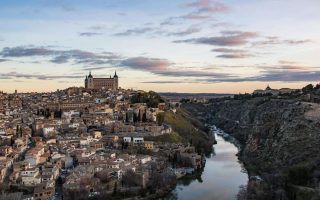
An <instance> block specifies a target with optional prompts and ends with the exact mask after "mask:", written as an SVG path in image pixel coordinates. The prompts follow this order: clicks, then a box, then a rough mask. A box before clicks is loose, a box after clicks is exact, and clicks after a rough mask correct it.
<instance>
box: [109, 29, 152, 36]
mask: <svg viewBox="0 0 320 200" xmlns="http://www.w3.org/2000/svg"><path fill="white" fill-rule="evenodd" d="M155 30H156V28H151V27H144V28H134V29H128V30H126V31H124V32H120V33H116V34H114V35H115V36H130V35H142V34H145V33H149V32H152V31H155Z"/></svg>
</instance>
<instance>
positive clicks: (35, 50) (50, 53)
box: [0, 46, 121, 65]
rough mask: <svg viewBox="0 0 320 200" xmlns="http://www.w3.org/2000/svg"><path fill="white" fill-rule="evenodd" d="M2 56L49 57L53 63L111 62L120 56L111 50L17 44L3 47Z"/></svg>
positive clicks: (0, 53) (98, 63) (93, 63)
mask: <svg viewBox="0 0 320 200" xmlns="http://www.w3.org/2000/svg"><path fill="white" fill-rule="evenodd" d="M0 56H2V57H3V58H9V57H11V58H13V57H33V56H40V57H50V58H51V59H50V62H52V63H55V64H63V63H68V62H74V63H75V64H84V63H85V64H91V65H101V64H112V63H113V62H115V60H117V59H120V58H121V56H120V55H118V54H115V53H112V52H102V53H94V52H90V51H83V50H77V49H73V50H55V49H52V48H49V47H34V46H18V47H5V48H3V49H2V51H1V52H0Z"/></svg>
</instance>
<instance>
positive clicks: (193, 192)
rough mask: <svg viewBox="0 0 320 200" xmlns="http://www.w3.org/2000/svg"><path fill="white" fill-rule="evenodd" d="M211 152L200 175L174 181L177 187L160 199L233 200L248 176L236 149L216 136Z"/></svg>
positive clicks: (230, 143)
mask: <svg viewBox="0 0 320 200" xmlns="http://www.w3.org/2000/svg"><path fill="white" fill-rule="evenodd" d="M216 140H217V142H218V143H217V144H216V145H214V153H212V154H211V156H210V157H208V158H207V159H206V165H205V168H204V169H203V171H202V172H199V173H198V174H197V175H195V176H193V177H185V178H182V179H181V180H179V181H178V184H177V187H176V188H175V189H174V190H173V191H172V192H171V193H170V194H169V195H168V196H167V197H165V198H163V200H177V199H179V200H180V199H181V200H230V199H236V195H237V193H238V191H239V186H241V185H246V184H247V181H248V175H247V173H246V172H245V170H244V169H243V166H242V164H241V163H239V160H238V157H237V156H236V154H237V153H238V148H237V147H236V146H235V145H234V144H233V142H230V141H227V140H226V139H224V138H223V137H221V136H218V135H216Z"/></svg>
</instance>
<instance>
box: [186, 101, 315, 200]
mask: <svg viewBox="0 0 320 200" xmlns="http://www.w3.org/2000/svg"><path fill="white" fill-rule="evenodd" d="M186 107H189V108H190V107H192V106H190V105H189V106H186ZM196 107H199V105H197V106H196ZM203 107H205V108H206V109H205V110H207V117H208V118H207V120H209V121H210V122H211V123H213V124H215V125H217V126H218V127H219V128H222V129H223V130H225V131H226V132H228V133H230V134H232V135H233V136H234V137H235V138H237V139H238V140H239V141H240V143H241V145H242V149H241V152H240V155H239V156H240V159H241V160H242V161H243V162H244V163H245V166H246V168H247V170H248V172H249V175H250V176H256V175H259V176H260V177H262V179H263V182H264V183H263V184H266V186H265V187H263V190H266V191H264V192H268V193H269V194H270V195H267V196H264V199H268V198H272V199H286V198H287V199H299V194H300V193H301V191H300V193H299V194H298V193H297V194H296V193H295V192H296V191H298V190H294V189H292V188H295V187H304V188H310V190H307V191H315V192H314V194H313V193H312V194H311V195H309V196H311V197H310V199H311V198H316V196H317V192H316V191H317V189H318V187H319V182H320V181H319V180H320V105H319V104H315V103H308V102H301V101H299V100H295V99H277V98H271V97H257V98H252V99H249V100H233V99H231V100H225V101H221V102H215V103H212V104H209V105H206V106H204V105H203ZM193 108H195V107H193ZM260 185H261V184H260ZM290 188H291V189H290ZM283 191H285V192H283ZM255 192H256V191H255ZM284 193H285V194H284ZM254 198H256V199H263V198H259V196H255V197H253V199H254ZM304 199H305V200H306V198H304Z"/></svg>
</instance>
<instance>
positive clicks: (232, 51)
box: [212, 48, 248, 53]
mask: <svg viewBox="0 0 320 200" xmlns="http://www.w3.org/2000/svg"><path fill="white" fill-rule="evenodd" d="M212 51H213V52H219V53H247V52H248V51H247V50H243V49H229V48H217V49H212Z"/></svg>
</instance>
